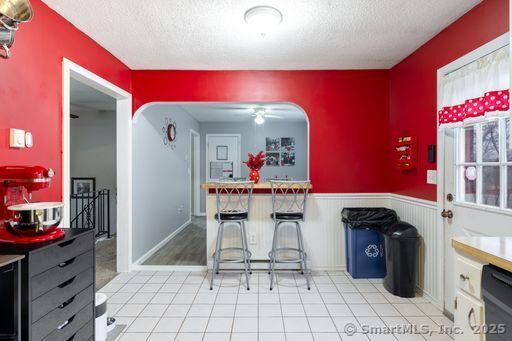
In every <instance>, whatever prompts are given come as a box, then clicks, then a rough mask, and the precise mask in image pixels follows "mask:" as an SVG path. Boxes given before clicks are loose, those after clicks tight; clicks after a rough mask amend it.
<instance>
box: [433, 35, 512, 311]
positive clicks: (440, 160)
mask: <svg viewBox="0 0 512 341" xmlns="http://www.w3.org/2000/svg"><path fill="white" fill-rule="evenodd" d="M509 44H510V35H509V33H505V34H503V35H501V36H499V37H498V38H496V39H494V40H492V41H490V42H488V43H487V44H485V45H482V46H481V47H479V48H477V49H476V50H473V51H471V52H470V53H468V54H466V55H465V56H462V57H461V58H459V59H457V60H455V61H453V62H451V63H450V64H448V65H446V66H444V67H442V68H440V69H439V70H437V110H438V111H439V110H441V107H440V106H441V80H442V78H443V77H444V76H446V75H448V74H450V73H451V72H454V71H456V70H458V69H460V68H461V67H463V66H465V65H467V64H470V63H472V62H474V61H475V60H477V59H479V58H482V57H484V56H486V55H488V54H490V53H492V52H494V51H496V50H498V49H500V48H502V47H505V46H507V45H509ZM511 55H512V54H511ZM511 77H512V76H511ZM511 84H512V82H511ZM437 126H439V117H437ZM444 158H445V153H444V132H443V131H441V130H439V129H438V131H437V213H438V214H437V230H438V231H440V232H439V237H440V238H438V240H439V241H440V242H441V245H442V247H441V250H442V251H441V252H440V254H439V255H438V259H437V261H438V264H439V265H440V266H438V275H437V285H439V288H441V291H440V292H441V297H442V298H443V304H446V302H445V299H446V297H445V292H446V288H445V287H444V283H445V282H444V276H445V269H444V247H445V243H446V242H448V241H446V240H445V238H444V229H445V227H444V219H443V218H442V217H441V212H442V211H443V209H444V196H445V188H444V187H445V186H444V167H445V164H444ZM445 310H446V308H445Z"/></svg>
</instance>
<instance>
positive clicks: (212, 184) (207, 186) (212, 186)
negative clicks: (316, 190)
mask: <svg viewBox="0 0 512 341" xmlns="http://www.w3.org/2000/svg"><path fill="white" fill-rule="evenodd" d="M201 188H202V189H215V182H208V183H204V184H201ZM253 188H254V189H258V190H259V189H271V187H270V182H259V183H257V184H254V187H253ZM309 189H310V190H311V189H313V185H312V184H310V185H309Z"/></svg>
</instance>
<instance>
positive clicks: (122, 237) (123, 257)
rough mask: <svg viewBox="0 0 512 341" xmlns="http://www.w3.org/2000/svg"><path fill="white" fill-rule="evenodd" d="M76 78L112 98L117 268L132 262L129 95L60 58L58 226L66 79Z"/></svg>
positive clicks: (66, 153)
mask: <svg viewBox="0 0 512 341" xmlns="http://www.w3.org/2000/svg"><path fill="white" fill-rule="evenodd" d="M71 79H75V80H78V81H80V82H82V83H84V84H86V85H88V86H90V87H92V88H94V89H96V90H98V91H100V92H102V93H104V94H106V95H108V96H111V97H113V98H115V99H116V154H117V170H116V171H117V197H118V201H117V271H118V272H128V271H130V269H131V265H132V247H131V244H132V243H131V238H132V235H131V232H132V95H131V94H130V93H128V92H127V91H125V90H123V89H121V88H120V87H118V86H116V85H114V84H112V83H110V82H109V81H107V80H105V79H103V78H101V77H99V76H98V75H96V74H94V73H92V72H90V71H88V70H86V69H85V68H83V67H81V66H80V65H78V64H75V63H73V62H72V61H70V60H68V59H66V58H64V59H63V61H62V200H63V202H64V212H63V220H62V224H61V225H62V226H64V227H67V226H69V223H70V194H71V184H70V176H71V171H70V113H71V112H70V95H71V93H70V81H71Z"/></svg>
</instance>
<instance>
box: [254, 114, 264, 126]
mask: <svg viewBox="0 0 512 341" xmlns="http://www.w3.org/2000/svg"><path fill="white" fill-rule="evenodd" d="M254 123H256V124H258V125H261V124H263V123H265V117H263V115H256V117H255V118H254Z"/></svg>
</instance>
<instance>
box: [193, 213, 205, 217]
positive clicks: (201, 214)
mask: <svg viewBox="0 0 512 341" xmlns="http://www.w3.org/2000/svg"><path fill="white" fill-rule="evenodd" d="M194 215H195V216H196V217H206V212H199V213H198V214H194Z"/></svg>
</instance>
